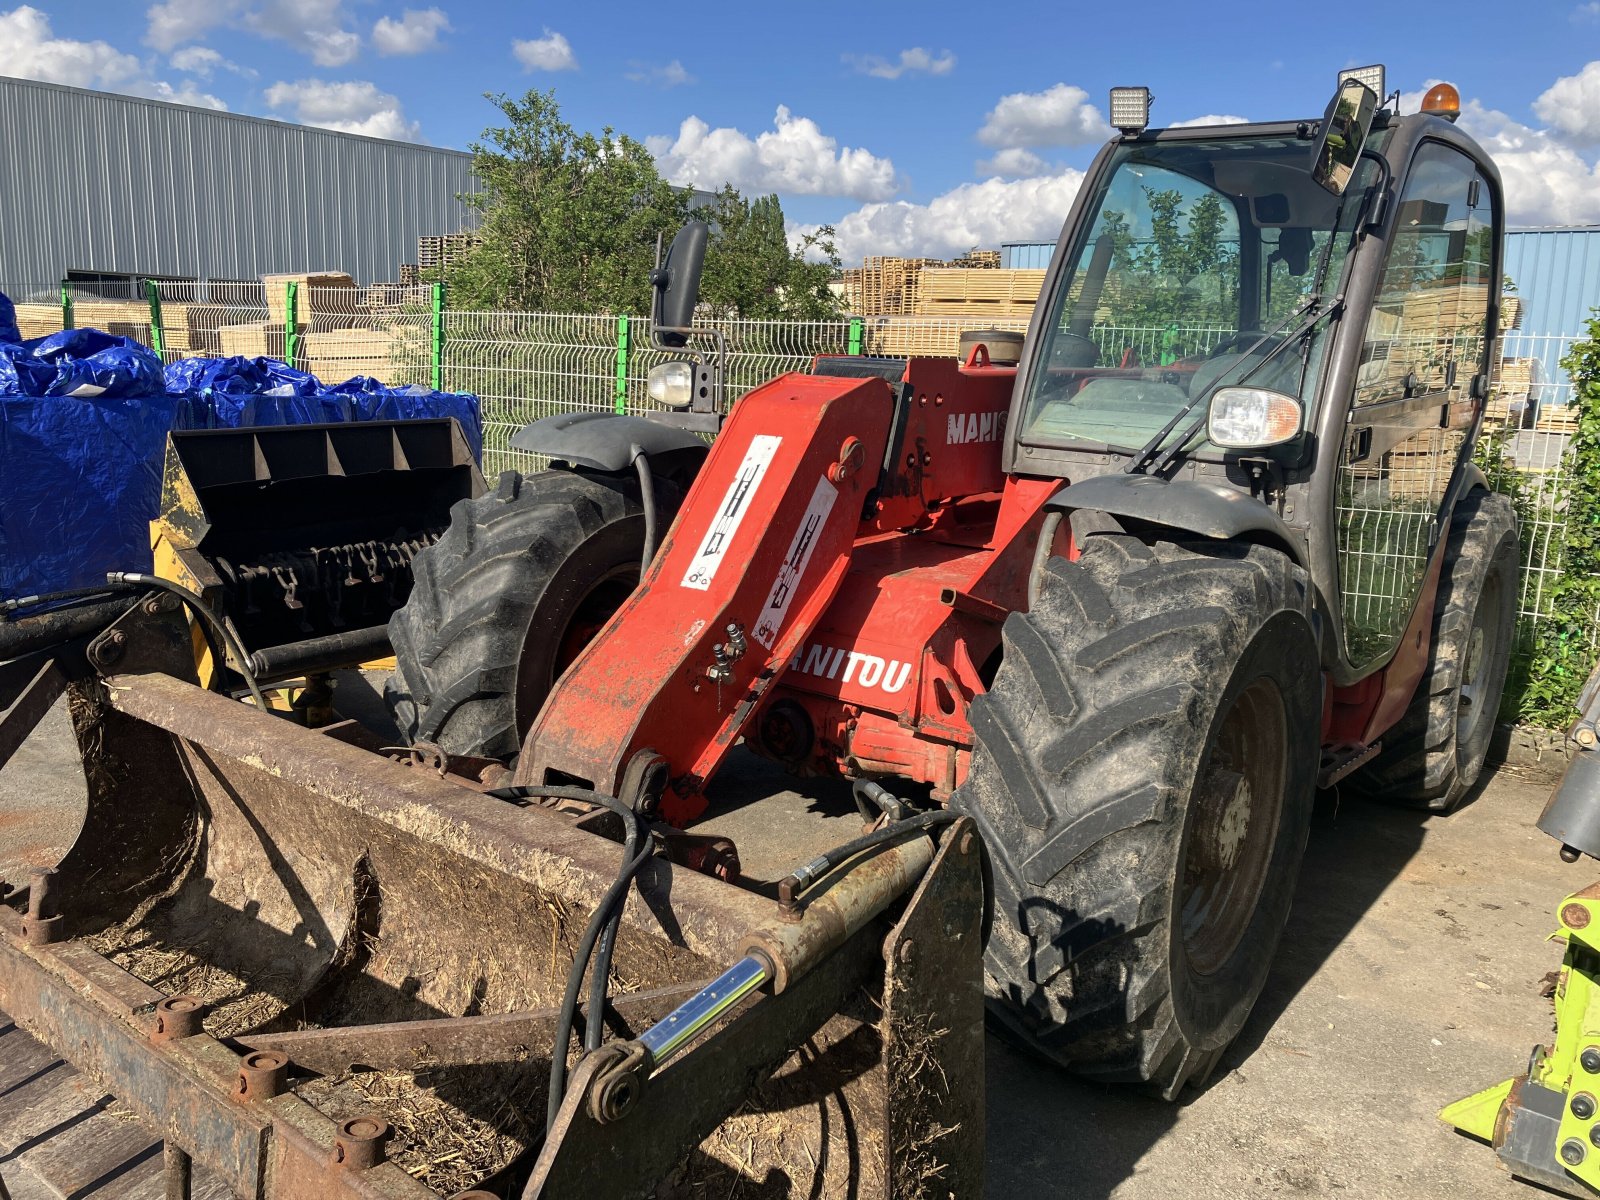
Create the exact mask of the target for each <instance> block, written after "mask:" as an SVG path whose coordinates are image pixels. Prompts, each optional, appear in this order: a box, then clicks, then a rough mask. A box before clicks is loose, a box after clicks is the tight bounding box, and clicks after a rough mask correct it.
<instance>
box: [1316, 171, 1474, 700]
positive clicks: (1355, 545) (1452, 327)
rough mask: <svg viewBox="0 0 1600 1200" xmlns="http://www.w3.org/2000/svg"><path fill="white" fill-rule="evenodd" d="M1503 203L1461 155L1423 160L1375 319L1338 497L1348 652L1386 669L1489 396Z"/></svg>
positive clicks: (1413, 176) (1406, 196) (1401, 216)
mask: <svg viewBox="0 0 1600 1200" xmlns="http://www.w3.org/2000/svg"><path fill="white" fill-rule="evenodd" d="M1493 197H1494V190H1493V188H1491V187H1490V185H1489V182H1488V180H1487V179H1485V178H1484V177H1483V175H1482V173H1481V172H1480V171H1479V170H1478V168H1477V165H1476V164H1475V163H1474V162H1473V161H1472V160H1471V159H1470V158H1468V157H1467V156H1466V155H1465V154H1463V153H1461V152H1460V151H1459V150H1456V149H1454V148H1453V147H1451V146H1447V145H1444V144H1443V143H1440V142H1423V143H1422V145H1421V146H1420V147H1419V148H1418V150H1417V152H1416V155H1415V157H1414V158H1413V159H1412V163H1411V168H1410V171H1409V172H1408V173H1407V177H1406V182H1405V186H1404V189H1403V191H1402V192H1401V198H1400V202H1399V212H1398V217H1397V221H1396V225H1395V231H1394V234H1393V236H1392V237H1391V239H1390V245H1389V257H1388V260H1387V262H1386V263H1385V266H1384V272H1383V276H1382V280H1381V282H1380V285H1379V288H1378V291H1377V294H1376V297H1375V301H1374V303H1373V306H1372V310H1371V313H1370V315H1369V316H1368V319H1367V328H1366V334H1365V339H1364V342H1363V346H1362V353H1361V365H1360V368H1359V371H1358V372H1357V377H1356V389H1355V397H1354V401H1353V403H1352V406H1351V410H1350V416H1349V421H1348V424H1347V426H1346V430H1345V440H1344V446H1343V450H1342V453H1341V456H1340V464H1339V480H1338V490H1337V523H1338V532H1339V571H1340V593H1341V599H1342V606H1341V611H1342V619H1343V625H1344V641H1345V648H1346V652H1347V654H1348V657H1349V660H1350V664H1351V666H1352V667H1354V668H1356V669H1358V670H1359V669H1360V668H1363V667H1365V666H1369V665H1376V664H1378V663H1380V662H1382V661H1384V660H1386V659H1387V658H1388V657H1389V655H1390V654H1391V653H1392V652H1393V650H1394V649H1395V646H1396V644H1397V643H1398V640H1399V637H1400V635H1401V633H1402V632H1403V631H1404V630H1405V627H1406V625H1407V623H1408V622H1409V621H1410V618H1411V612H1412V609H1413V607H1414V605H1415V602H1416V598H1417V592H1418V590H1419V588H1420V587H1421V585H1422V579H1423V575H1424V574H1425V573H1426V571H1427V565H1428V561H1429V558H1430V556H1431V554H1432V552H1433V549H1434V546H1435V545H1436V544H1437V541H1438V539H1439V537H1440V536H1441V535H1442V523H1441V515H1442V513H1441V509H1442V506H1443V501H1444V498H1445V493H1446V491H1447V489H1448V487H1449V484H1450V480H1451V479H1452V478H1453V476H1454V473H1455V470H1456V467H1457V465H1458V464H1459V463H1460V460H1461V458H1462V456H1463V454H1464V453H1465V452H1466V449H1467V439H1468V436H1469V434H1470V432H1471V429H1472V421H1473V416H1474V413H1475V411H1476V408H1477V406H1478V405H1479V404H1481V401H1480V400H1479V399H1477V398H1478V397H1481V396H1482V395H1484V394H1485V392H1486V390H1487V388H1486V382H1487V380H1486V378H1485V379H1483V380H1480V381H1479V382H1478V383H1477V385H1476V386H1475V385H1474V380H1475V379H1476V378H1477V377H1478V376H1480V375H1484V374H1485V373H1486V372H1487V370H1488V366H1487V363H1486V360H1485V352H1486V347H1487V345H1488V332H1489V328H1488V322H1489V313H1490V310H1491V304H1490V301H1491V292H1490V288H1491V287H1494V286H1498V284H1497V281H1495V280H1493V279H1492V278H1491V269H1492V262H1493V254H1492V250H1493V245H1494V227H1495V222H1494V212H1493V207H1492V206H1493Z"/></svg>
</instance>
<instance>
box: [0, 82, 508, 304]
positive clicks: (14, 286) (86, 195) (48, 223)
mask: <svg viewBox="0 0 1600 1200" xmlns="http://www.w3.org/2000/svg"><path fill="white" fill-rule="evenodd" d="M0 130H3V131H4V133H3V140H4V145H5V153H4V154H0V197H3V198H4V200H3V202H0V289H3V290H5V291H7V292H9V293H10V294H11V295H12V296H13V297H14V298H17V299H22V298H25V297H27V296H29V295H38V294H53V293H54V291H55V289H56V287H57V285H58V283H59V281H60V280H61V279H63V278H65V277H67V276H68V274H69V273H74V272H76V273H83V274H94V275H106V276H114V275H142V276H149V277H155V278H179V279H255V278H259V277H260V276H261V275H264V274H268V273H271V272H278V271H303V270H308V269H313V270H314V269H332V270H340V271H347V272H349V273H350V274H351V275H354V276H355V277H356V280H357V281H358V282H359V283H364V284H365V283H376V282H383V281H388V280H393V279H397V278H398V277H399V269H400V264H401V263H409V262H415V261H416V257H417V238H418V237H420V236H430V235H435V234H447V233H455V232H458V231H460V230H463V229H468V228H471V227H472V226H473V225H474V224H475V221H474V219H473V214H472V213H471V211H470V210H469V209H468V208H467V207H466V205H464V204H462V203H461V201H460V200H459V199H457V197H458V196H459V195H461V194H462V193H464V192H471V191H476V190H477V183H476V181H475V180H474V178H473V176H472V173H471V170H470V166H471V157H470V156H469V155H467V154H463V153H461V152H460V151H456V150H441V149H438V148H435V147H431V146H417V145H412V144H410V143H408V142H390V141H383V140H380V139H378V138H369V137H360V136H357V135H354V134H348V133H336V132H334V131H332V130H327V129H314V128H311V127H309V126H304V125H291V124H287V123H285V122H282V121H269V120H265V119H263V118H260V117H246V116H240V115H239V114H237V113H225V112H215V111H213V110H211V109H204V108H190V107H187V106H185V105H179V104H166V103H162V102H160V101H156V100H144V99H140V98H138V97H133V96H119V95H112V94H109V93H105V92H91V91H85V90H83V89H80V88H71V87H62V86H60V85H58V84H52V83H38V82H35V81H32V80H23V79H8V78H0Z"/></svg>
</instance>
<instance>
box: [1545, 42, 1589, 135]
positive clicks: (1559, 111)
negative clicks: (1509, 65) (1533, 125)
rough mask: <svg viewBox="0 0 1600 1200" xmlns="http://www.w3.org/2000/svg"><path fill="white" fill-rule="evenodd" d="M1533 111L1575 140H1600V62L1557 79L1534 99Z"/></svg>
mask: <svg viewBox="0 0 1600 1200" xmlns="http://www.w3.org/2000/svg"><path fill="white" fill-rule="evenodd" d="M1533 111H1534V112H1535V113H1537V114H1538V115H1539V119H1540V120H1541V121H1546V122H1548V123H1549V124H1551V125H1553V126H1555V127H1556V128H1557V129H1559V130H1560V131H1561V132H1562V133H1564V134H1566V135H1567V136H1568V137H1570V138H1572V139H1573V140H1574V141H1578V142H1584V143H1586V144H1592V143H1595V142H1600V62H1592V63H1589V64H1587V65H1586V66H1585V67H1584V68H1583V70H1581V71H1579V72H1578V73H1577V74H1576V75H1563V76H1562V77H1561V78H1560V79H1557V80H1556V81H1555V82H1554V83H1553V84H1551V85H1550V87H1549V88H1548V89H1547V90H1546V91H1545V92H1544V94H1543V95H1541V96H1540V97H1539V98H1538V99H1537V100H1535V101H1534V102H1533Z"/></svg>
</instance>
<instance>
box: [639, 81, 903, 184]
mask: <svg viewBox="0 0 1600 1200" xmlns="http://www.w3.org/2000/svg"><path fill="white" fill-rule="evenodd" d="M645 144H646V145H647V146H648V147H649V148H650V152H651V153H652V154H654V155H655V156H656V162H657V164H658V165H659V166H660V167H661V172H662V174H663V175H665V176H666V177H667V179H668V180H670V181H671V182H672V183H675V184H678V185H680V186H684V187H697V188H703V189H706V190H708V191H714V190H716V189H717V188H720V187H721V186H722V185H723V184H725V183H731V184H733V185H734V186H735V187H736V188H738V189H739V190H740V191H743V192H779V193H783V194H788V195H799V196H849V197H851V198H852V199H855V200H886V199H888V198H889V197H890V196H892V195H894V193H895V189H896V187H897V183H896V180H895V172H894V163H893V162H891V161H890V160H889V159H887V158H879V157H878V156H877V155H875V154H873V153H871V152H870V151H868V150H862V149H852V148H850V147H845V148H843V149H841V148H840V147H839V143H838V142H837V141H836V140H835V139H833V138H831V137H828V136H827V135H825V134H824V133H823V132H822V130H821V129H819V128H818V127H817V123H816V122H815V121H813V120H811V119H810V118H809V117H797V116H795V115H794V114H793V113H791V112H790V111H789V110H788V109H787V108H785V107H784V106H783V105H781V104H780V105H779V106H778V112H777V115H776V116H775V117H774V118H773V128H771V129H769V130H767V131H766V132H764V133H762V134H760V135H758V136H757V137H755V138H751V137H749V136H748V135H746V134H744V133H742V132H740V131H739V130H737V129H729V128H723V129H712V128H711V127H710V126H709V125H707V124H706V123H705V122H704V121H702V120H701V119H700V118H699V117H689V118H687V119H686V120H685V121H684V122H683V123H682V124H681V125H680V126H679V127H678V136H677V137H676V139H671V138H667V137H653V138H646V139H645Z"/></svg>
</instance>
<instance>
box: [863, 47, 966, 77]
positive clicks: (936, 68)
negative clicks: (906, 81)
mask: <svg viewBox="0 0 1600 1200" xmlns="http://www.w3.org/2000/svg"><path fill="white" fill-rule="evenodd" d="M844 61H845V62H847V63H853V64H855V68H856V70H857V71H859V72H861V73H862V74H863V75H871V76H873V77H874V78H877V79H899V78H900V76H902V75H948V74H950V72H951V71H953V70H955V66H956V56H955V55H954V54H952V53H950V51H948V50H943V51H940V52H939V54H938V55H937V56H935V55H934V54H933V52H932V51H930V50H924V49H923V48H922V47H921V46H913V47H911V49H909V50H902V51H900V57H899V58H898V59H897V60H895V61H894V62H890V61H889V60H888V59H886V58H883V57H881V56H879V55H876V54H846V55H845V56H844Z"/></svg>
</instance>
